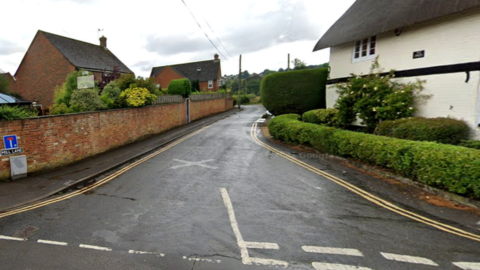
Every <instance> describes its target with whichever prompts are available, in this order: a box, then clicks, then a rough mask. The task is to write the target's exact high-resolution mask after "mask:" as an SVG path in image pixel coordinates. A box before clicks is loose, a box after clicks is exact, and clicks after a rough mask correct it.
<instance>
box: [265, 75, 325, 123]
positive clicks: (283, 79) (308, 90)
mask: <svg viewBox="0 0 480 270" xmlns="http://www.w3.org/2000/svg"><path fill="white" fill-rule="evenodd" d="M327 76H328V69H327V68H317V69H304V70H297V71H289V72H279V73H273V74H270V75H267V76H265V77H263V79H262V82H261V84H260V95H261V100H262V104H263V106H265V108H266V109H267V110H268V111H269V112H271V113H272V114H273V115H281V114H286V113H298V114H303V113H304V112H306V111H310V110H313V109H318V108H325V87H326V82H327Z"/></svg>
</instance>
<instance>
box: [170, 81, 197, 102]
mask: <svg viewBox="0 0 480 270" xmlns="http://www.w3.org/2000/svg"><path fill="white" fill-rule="evenodd" d="M191 91H192V85H191V84H190V81H189V80H188V79H177V80H172V81H171V82H170V84H169V85H168V90H167V93H168V94H169V95H182V96H183V97H185V98H187V97H188V96H189V95H190V93H191Z"/></svg>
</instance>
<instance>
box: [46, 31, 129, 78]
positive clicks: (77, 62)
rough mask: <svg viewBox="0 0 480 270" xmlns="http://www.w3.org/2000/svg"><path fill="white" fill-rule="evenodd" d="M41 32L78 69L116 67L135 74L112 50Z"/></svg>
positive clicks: (123, 71)
mask: <svg viewBox="0 0 480 270" xmlns="http://www.w3.org/2000/svg"><path fill="white" fill-rule="evenodd" d="M39 32H41V33H42V34H43V35H44V36H45V37H46V38H47V39H48V40H49V41H50V42H51V43H52V44H53V46H55V47H56V48H57V49H58V50H59V51H60V53H62V54H63V55H64V56H65V58H67V60H68V61H69V62H70V63H72V65H74V66H75V67H77V68H84V69H93V70H109V71H112V70H113V67H114V66H116V67H118V69H119V70H120V72H121V73H133V72H132V71H131V70H130V69H129V68H128V67H127V66H126V65H125V64H123V63H122V61H120V60H119V59H118V58H117V57H116V56H115V55H114V54H113V53H112V52H111V51H110V50H108V49H105V48H103V47H102V46H100V45H94V44H90V43H86V42H83V41H79V40H75V39H71V38H66V37H62V36H58V35H54V34H51V33H47V32H44V31H39Z"/></svg>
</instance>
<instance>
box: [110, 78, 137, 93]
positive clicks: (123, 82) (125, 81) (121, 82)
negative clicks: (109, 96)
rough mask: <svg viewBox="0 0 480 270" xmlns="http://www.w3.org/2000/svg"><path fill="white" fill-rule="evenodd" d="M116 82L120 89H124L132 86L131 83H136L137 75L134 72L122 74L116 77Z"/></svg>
mask: <svg viewBox="0 0 480 270" xmlns="http://www.w3.org/2000/svg"><path fill="white" fill-rule="evenodd" d="M115 82H116V83H117V86H118V87H119V88H120V90H122V91H124V90H126V89H128V88H130V85H132V84H134V83H136V82H137V81H136V80H135V75H134V74H122V75H120V78H118V79H116V80H115Z"/></svg>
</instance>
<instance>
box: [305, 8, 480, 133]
mask: <svg viewBox="0 0 480 270" xmlns="http://www.w3.org/2000/svg"><path fill="white" fill-rule="evenodd" d="M325 48H331V51H330V68H331V72H330V79H329V81H328V83H327V84H328V85H327V108H331V107H333V106H334V104H335V101H336V99H337V97H338V95H337V93H336V86H335V84H336V83H339V82H346V81H347V80H348V78H349V77H350V76H351V74H352V73H355V74H367V73H368V72H369V69H370V66H371V64H372V60H373V59H374V58H375V57H377V56H379V63H380V66H381V67H382V68H384V70H385V71H389V70H391V69H393V70H395V71H396V73H395V75H396V77H397V78H399V80H405V81H414V80H416V78H419V79H421V80H426V83H425V85H424V86H425V90H424V91H423V94H427V95H431V97H430V98H429V99H428V100H427V101H426V102H425V103H424V104H422V105H420V106H419V111H418V112H417V115H418V116H424V117H452V118H456V119H463V120H465V121H466V122H467V123H468V124H469V125H470V126H471V127H472V130H473V132H472V133H473V137H474V138H476V139H480V128H479V126H480V0H357V1H356V2H355V3H354V4H353V5H352V6H351V7H350V9H349V10H347V12H346V13H345V14H344V15H343V16H342V17H341V18H340V19H338V21H337V22H336V23H335V24H334V25H333V26H332V27H331V28H330V29H329V30H328V31H327V32H326V33H325V34H324V35H323V36H322V38H321V39H320V40H319V41H318V43H317V44H316V46H315V48H314V51H317V50H322V49H325Z"/></svg>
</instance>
